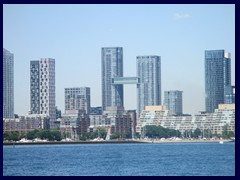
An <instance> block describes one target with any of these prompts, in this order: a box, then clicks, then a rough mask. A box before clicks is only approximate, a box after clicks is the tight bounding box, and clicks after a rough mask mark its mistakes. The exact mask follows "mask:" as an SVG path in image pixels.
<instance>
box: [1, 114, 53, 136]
mask: <svg viewBox="0 0 240 180" xmlns="http://www.w3.org/2000/svg"><path fill="white" fill-rule="evenodd" d="M49 128H50V118H49V116H47V115H46V114H31V115H26V116H19V117H18V118H13V119H7V118H3V132H11V131H18V132H19V133H20V134H21V133H22V132H23V133H27V132H28V131H33V130H35V129H37V130H41V129H49Z"/></svg>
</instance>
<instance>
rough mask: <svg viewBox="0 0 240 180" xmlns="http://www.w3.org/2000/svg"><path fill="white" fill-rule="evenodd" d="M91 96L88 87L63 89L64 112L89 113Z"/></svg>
mask: <svg viewBox="0 0 240 180" xmlns="http://www.w3.org/2000/svg"><path fill="white" fill-rule="evenodd" d="M90 107H91V96H90V88H89V87H76V88H65V111H67V110H85V112H86V113H87V114H89V113H90Z"/></svg>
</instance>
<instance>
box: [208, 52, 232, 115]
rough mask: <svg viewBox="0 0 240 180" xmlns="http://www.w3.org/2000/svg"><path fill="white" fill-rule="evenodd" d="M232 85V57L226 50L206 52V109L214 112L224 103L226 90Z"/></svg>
mask: <svg viewBox="0 0 240 180" xmlns="http://www.w3.org/2000/svg"><path fill="white" fill-rule="evenodd" d="M230 85H231V57H230V53H228V52H226V51H225V50H206V51H205V108H206V111H207V112H214V110H215V109H217V108H218V104H223V103H224V95H225V88H226V87H227V86H230Z"/></svg>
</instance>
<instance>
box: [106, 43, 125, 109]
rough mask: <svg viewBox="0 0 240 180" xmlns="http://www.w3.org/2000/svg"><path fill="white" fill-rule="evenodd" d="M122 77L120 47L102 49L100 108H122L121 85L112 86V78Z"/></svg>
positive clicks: (121, 51) (121, 50)
mask: <svg viewBox="0 0 240 180" xmlns="http://www.w3.org/2000/svg"><path fill="white" fill-rule="evenodd" d="M115 77H123V49H122V47H105V48H102V108H103V110H106V107H108V106H122V107H123V106H124V102H123V85H122V84H113V83H112V82H113V78H115Z"/></svg>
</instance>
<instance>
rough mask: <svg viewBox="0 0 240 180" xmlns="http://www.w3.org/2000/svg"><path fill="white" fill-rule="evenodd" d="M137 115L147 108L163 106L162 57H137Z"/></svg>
mask: <svg viewBox="0 0 240 180" xmlns="http://www.w3.org/2000/svg"><path fill="white" fill-rule="evenodd" d="M137 78H139V83H138V84H137V91H138V94H137V97H138V98H137V101H138V107H137V113H138V114H139V113H140V112H141V111H142V110H144V107H145V106H151V105H161V57H160V56H137Z"/></svg>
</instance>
